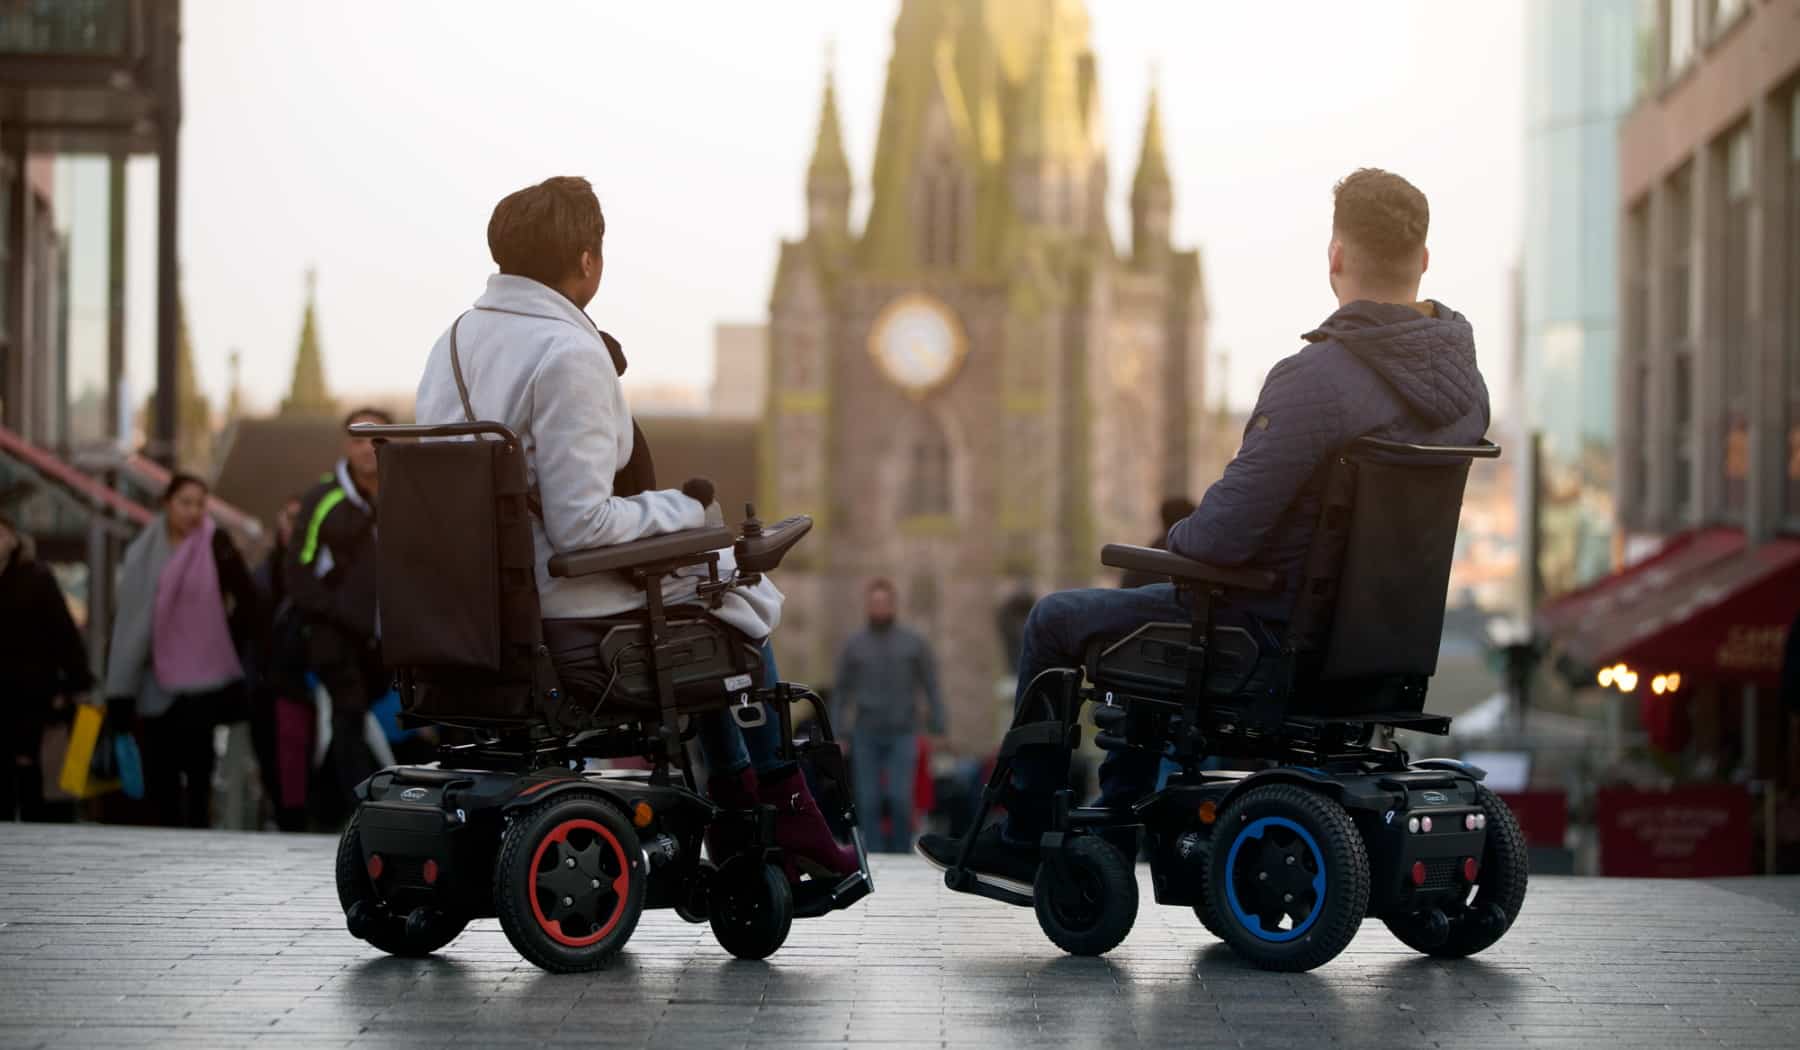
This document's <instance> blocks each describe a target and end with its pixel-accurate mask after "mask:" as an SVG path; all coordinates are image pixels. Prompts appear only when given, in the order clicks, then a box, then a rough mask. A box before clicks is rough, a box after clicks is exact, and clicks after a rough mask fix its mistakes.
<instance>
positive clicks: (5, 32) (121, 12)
mask: <svg viewBox="0 0 1800 1050" xmlns="http://www.w3.org/2000/svg"><path fill="white" fill-rule="evenodd" d="M137 5H138V0H0V56H6V55H14V56H20V55H30V56H39V55H41V56H85V57H106V56H111V55H118V56H123V55H126V54H127V53H128V52H129V49H130V47H131V44H132V36H133V32H132V29H133V24H134V22H135V21H136V19H135V18H134V14H135V11H134V9H135V8H136V7H137Z"/></svg>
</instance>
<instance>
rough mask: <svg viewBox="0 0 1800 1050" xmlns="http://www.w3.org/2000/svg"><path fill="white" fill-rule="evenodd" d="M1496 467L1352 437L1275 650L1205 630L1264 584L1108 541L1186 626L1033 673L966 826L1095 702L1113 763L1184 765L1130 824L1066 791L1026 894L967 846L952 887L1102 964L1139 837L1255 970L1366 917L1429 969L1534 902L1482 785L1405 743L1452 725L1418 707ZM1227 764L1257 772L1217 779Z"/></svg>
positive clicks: (1485, 453) (1153, 865)
mask: <svg viewBox="0 0 1800 1050" xmlns="http://www.w3.org/2000/svg"><path fill="white" fill-rule="evenodd" d="M1499 454H1500V450H1499V448H1498V447H1496V446H1494V445H1491V444H1484V445H1479V446H1467V447H1453V446H1431V445H1417V444H1409V443H1402V442H1394V441H1386V440H1380V439H1375V438H1363V439H1361V440H1359V441H1356V442H1354V443H1352V444H1351V445H1350V446H1349V447H1348V448H1346V449H1343V450H1342V451H1341V452H1340V453H1339V454H1338V455H1336V456H1334V457H1333V458H1332V462H1331V463H1330V465H1329V466H1328V468H1327V469H1326V471H1325V478H1324V485H1323V492H1322V498H1321V501H1320V502H1321V506H1320V513H1319V519H1318V528H1317V531H1316V532H1315V534H1314V539H1313V544H1312V548H1311V550H1310V551H1309V552H1308V555H1307V560H1306V563H1305V571H1304V578H1303V579H1302V581H1301V584H1302V585H1301V588H1300V596H1299V599H1298V602H1297V605H1296V607H1295V609H1294V615H1293V617H1292V620H1291V621H1290V622H1289V624H1288V625H1287V627H1286V629H1285V631H1283V632H1281V637H1280V642H1279V645H1276V646H1271V645H1268V644H1266V642H1267V640H1266V639H1259V638H1258V637H1256V635H1255V634H1254V633H1253V632H1251V631H1249V630H1246V629H1244V628H1242V627H1238V626H1222V625H1216V624H1215V623H1214V612H1215V610H1217V609H1219V608H1220V607H1222V606H1224V605H1226V604H1228V603H1229V602H1230V601H1231V600H1232V599H1233V598H1234V597H1239V596H1242V595H1245V594H1253V593H1258V592H1269V591H1274V590H1279V589H1280V584H1281V581H1280V580H1277V579H1276V578H1275V575H1274V574H1273V573H1270V572H1263V571H1256V570H1249V569H1244V568H1224V567H1219V566H1211V565H1203V564H1201V563H1199V562H1195V561H1190V560H1189V559H1186V558H1182V557H1179V556H1177V555H1175V554H1171V553H1169V552H1167V551H1161V550H1152V549H1149V548H1144V547H1128V546H1122V545H1109V546H1107V547H1106V548H1105V549H1104V550H1103V551H1102V554H1101V560H1102V561H1103V562H1104V563H1105V564H1107V565H1109V566H1113V567H1117V568H1122V569H1128V570H1135V571H1138V572H1145V573H1151V574H1156V575H1162V576H1165V577H1168V578H1169V579H1171V580H1173V581H1174V582H1175V583H1176V585H1177V586H1178V587H1179V588H1181V589H1182V590H1183V591H1184V592H1185V593H1186V594H1187V595H1188V597H1189V598H1190V604H1191V608H1192V620H1191V621H1190V622H1182V623H1150V624H1145V625H1143V626H1142V627H1140V628H1138V629H1136V630H1134V631H1133V632H1131V633H1130V634H1129V635H1127V636H1126V637H1123V638H1104V639H1099V640H1096V641H1095V643H1094V644H1093V645H1092V646H1090V648H1089V652H1088V654H1087V660H1086V664H1085V665H1084V666H1083V667H1079V668H1057V669H1052V670H1049V671H1045V672H1044V673H1043V674H1042V675H1041V676H1039V680H1038V681H1036V682H1033V683H1032V685H1031V688H1030V689H1029V690H1028V691H1027V701H1026V703H1024V704H1022V705H1021V706H1020V708H1019V710H1018V711H1017V712H1015V716H1014V722H1013V725H1012V727H1011V729H1010V730H1009V731H1008V732H1007V734H1006V736H1005V737H1004V739H1003V740H1002V742H1001V747H1000V755H999V760H998V761H997V762H996V763H995V767H994V771H993V774H992V776H991V777H990V779H989V781H988V784H987V787H986V789H985V791H984V792H983V795H982V804H981V808H980V810H979V812H978V813H977V816H976V819H975V826H976V827H979V826H980V825H981V824H982V823H983V822H984V821H985V820H986V819H987V817H988V815H989V814H990V813H991V812H992V811H993V809H994V808H995V807H996V806H998V805H1000V804H1002V803H1003V802H1005V801H1006V800H1007V798H1008V797H1009V795H1010V792H1011V787H1010V781H1011V775H1012V767H1013V763H1014V760H1015V758H1016V756H1017V755H1018V754H1019V752H1020V750H1021V749H1022V748H1027V747H1035V748H1045V747H1055V748H1058V749H1060V752H1061V754H1062V755H1063V756H1064V758H1065V760H1066V758H1067V756H1068V754H1069V753H1071V752H1072V751H1073V749H1074V748H1075V746H1076V745H1077V744H1078V742H1079V740H1080V733H1081V729H1082V727H1081V724H1080V723H1081V717H1082V714H1083V711H1084V710H1085V709H1086V708H1088V707H1089V706H1092V707H1093V724H1094V727H1095V730H1096V738H1095V739H1096V742H1097V743H1098V744H1099V745H1100V747H1102V748H1103V749H1107V750H1137V751H1142V752H1148V753H1149V755H1151V756H1155V759H1162V758H1167V759H1170V760H1172V761H1173V762H1174V764H1175V766H1176V767H1178V770H1177V771H1176V772H1174V773H1173V774H1172V775H1171V776H1170V777H1169V778H1168V780H1167V783H1166V785H1165V786H1164V787H1162V788H1161V789H1160V790H1158V791H1156V792H1155V793H1153V794H1151V795H1150V796H1149V797H1147V798H1144V799H1142V800H1139V801H1137V802H1136V803H1135V804H1133V805H1131V806H1129V807H1127V808H1119V809H1115V808H1105V807H1100V806H1076V805H1074V804H1073V803H1072V801H1071V794H1070V792H1067V791H1064V792H1061V793H1060V794H1059V795H1057V797H1056V799H1055V805H1054V807H1053V810H1052V817H1051V820H1050V830H1049V831H1048V832H1046V833H1045V834H1044V835H1043V838H1042V840H1041V842H1040V850H1039V855H1040V858H1041V860H1040V863H1039V865H1038V869H1037V873H1036V878H1035V880H1034V881H1033V883H1032V884H1031V885H1023V884H1018V883H1016V882H1013V881H1012V880H1009V879H1003V878H999V877H996V876H994V875H992V874H987V873H983V872H980V871H977V870H975V869H974V868H973V867H971V859H972V857H973V851H974V844H975V842H976V836H975V835H973V834H971V835H968V836H966V837H965V838H964V839H963V844H962V847H961V854H960V856H959V857H957V858H955V859H954V861H952V862H950V863H948V865H947V867H946V869H945V873H944V881H945V884H946V885H947V886H948V887H949V888H950V889H952V890H956V891H958V892H963V893H973V894H977V895H979V896H983V897H988V898H991V899H994V900H999V901H1004V902H1006V903H1009V904H1016V905H1022V906H1030V907H1035V908H1036V910H1037V916H1038V922H1039V925H1041V926H1042V927H1043V930H1044V933H1045V934H1046V935H1047V936H1048V937H1049V938H1050V939H1051V940H1052V941H1053V942H1054V943H1055V944H1056V945H1058V946H1059V947H1061V948H1062V949H1064V950H1065V951H1068V952H1071V953H1073V954H1077V955H1098V954H1101V953H1103V952H1107V951H1110V950H1111V949H1112V948H1114V947H1116V946H1117V945H1118V944H1119V943H1120V942H1122V941H1123V940H1124V939H1125V937H1126V935H1127V934H1128V933H1129V932H1130V930H1131V926H1132V924H1133V922H1134V921H1135V919H1136V916H1137V904H1138V881H1137V875H1136V872H1135V871H1134V868H1133V863H1132V862H1133V861H1134V860H1135V859H1136V857H1137V854H1138V851H1139V848H1140V844H1141V845H1142V847H1143V848H1144V849H1146V850H1147V852H1148V853H1149V857H1150V884H1151V887H1152V890H1153V892H1154V894H1155V898H1156V901H1157V903H1159V904H1171V905H1180V906H1184V907H1192V908H1193V909H1194V912H1195V914H1196V915H1197V916H1198V918H1199V919H1200V922H1201V923H1202V924H1203V925H1204V926H1205V927H1206V929H1207V930H1208V931H1209V932H1210V933H1212V934H1213V935H1214V936H1216V937H1218V938H1220V939H1221V940H1223V941H1224V942H1225V943H1226V944H1228V945H1230V946H1231V948H1232V949H1233V950H1235V951H1236V952H1237V953H1238V954H1239V955H1241V956H1243V957H1244V958H1245V959H1247V960H1249V961H1250V962H1251V963H1253V964H1254V965H1256V966H1260V967H1263V968H1266V969H1271V970H1290V971H1291V970H1310V969H1312V968H1313V967H1316V966H1320V965H1322V964H1324V963H1326V962H1328V961H1330V960H1331V959H1333V958H1335V957H1336V956H1337V954H1338V953H1339V952H1341V951H1343V950H1344V948H1345V947H1347V946H1348V945H1349V944H1350V941H1351V939H1352V938H1354V937H1355V935H1356V932H1357V930H1358V929H1359V928H1360V926H1361V925H1362V921H1363V919H1364V918H1367V917H1378V918H1380V919H1381V920H1382V921H1383V922H1385V923H1386V924H1387V927H1388V929H1389V930H1391V931H1393V933H1394V935H1395V936H1396V937H1398V938H1399V939H1400V940H1401V941H1402V942H1403V943H1405V944H1406V945H1408V946H1409V947H1412V948H1414V949H1416V950H1418V951H1421V952H1424V953H1427V954H1430V955H1438V956H1449V957H1455V956H1465V955H1471V954H1474V953H1475V952H1479V951H1482V950H1483V949H1485V948H1488V947H1489V946H1491V945H1493V944H1494V943H1495V942H1496V941H1498V940H1499V939H1500V938H1501V937H1502V936H1503V935H1504V934H1505V933H1506V931H1507V930H1508V929H1509V928H1510V927H1511V926H1512V923H1513V920H1514V919H1516V918H1517V917H1518V914H1519V911H1520V909H1521V907H1522V906H1523V905H1524V901H1525V888H1526V881H1527V877H1528V872H1527V868H1526V855H1525V846H1524V839H1523V836H1522V835H1521V833H1520V830H1519V825H1518V822H1517V821H1516V820H1514V819H1513V815H1512V813H1511V812H1510V811H1508V809H1507V807H1506V803H1505V802H1503V801H1501V799H1500V798H1499V797H1498V796H1497V795H1495V794H1494V793H1493V792H1492V791H1490V790H1488V789H1487V788H1486V787H1485V786H1484V785H1483V784H1482V783H1481V781H1482V780H1483V778H1484V777H1485V775H1486V774H1485V773H1483V772H1482V771H1481V770H1480V769H1477V768H1475V767H1474V766H1470V765H1466V764H1464V763H1461V762H1457V761H1454V760H1449V759H1426V760H1421V761H1414V760H1412V759H1411V758H1410V757H1409V756H1408V755H1407V753H1406V751H1405V749H1404V748H1402V747H1398V746H1396V745H1395V744H1394V743H1393V733H1392V731H1393V730H1394V729H1408V730H1413V731H1417V732H1423V733H1430V734H1439V735H1442V734H1445V733H1447V732H1448V731H1449V728H1450V719H1449V718H1446V717H1443V716H1437V715H1430V714H1427V713H1425V711H1424V704H1425V695H1426V683H1427V680H1428V679H1429V678H1430V676H1431V675H1432V674H1433V672H1434V671H1435V670H1436V667H1437V654H1438V647H1439V643H1440V636H1441V633H1442V630H1443V620H1444V607H1445V598H1446V594H1447V590H1448V585H1449V575H1450V562H1451V557H1452V554H1453V551H1454V548H1455V541H1456V528H1457V520H1458V517H1459V513H1460V510H1461V506H1462V494H1463V488H1464V484H1465V482H1466V479H1467V476H1468V471H1469V465H1470V462H1471V461H1472V460H1475V459H1490V458H1494V457H1496V456H1498V455H1499ZM1215 755H1222V756H1231V757H1232V758H1241V759H1247V760H1251V761H1253V762H1254V763H1255V764H1256V765H1257V766H1258V767H1259V768H1255V769H1253V770H1239V771H1225V770H1216V769H1212V768H1209V766H1210V763H1207V762H1206V761H1205V760H1206V759H1207V758H1208V757H1209V756H1215ZM1155 759H1153V761H1154V760H1155ZM1064 777H1065V779H1066V767H1065V770H1064ZM928 856H929V855H928Z"/></svg>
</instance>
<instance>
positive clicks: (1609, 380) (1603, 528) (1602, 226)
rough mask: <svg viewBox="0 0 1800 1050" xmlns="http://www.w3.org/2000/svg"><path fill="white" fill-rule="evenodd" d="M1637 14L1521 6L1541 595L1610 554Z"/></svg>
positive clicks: (1528, 329)
mask: <svg viewBox="0 0 1800 1050" xmlns="http://www.w3.org/2000/svg"><path fill="white" fill-rule="evenodd" d="M1639 16H1640V5H1639V2H1638V0H1582V2H1580V3H1568V2H1566V0H1531V2H1530V4H1529V6H1528V8H1527V12H1526V22H1525V61H1526V76H1525V165H1526V170H1525V190H1526V192H1525V229H1524V234H1525V239H1524V257H1523V264H1522V267H1521V274H1520V297H1521V299H1520V310H1521V313H1522V318H1521V332H1520V343H1519V353H1520V357H1521V364H1522V369H1523V375H1522V377H1521V378H1522V382H1523V388H1524V389H1523V391H1522V393H1523V394H1524V398H1523V402H1522V404H1521V405H1520V411H1521V414H1522V416H1523V420H1522V422H1523V424H1524V427H1525V430H1526V432H1527V433H1533V434H1536V435H1537V436H1538V439H1539V441H1540V442H1541V451H1542V455H1541V460H1540V464H1539V466H1540V469H1539V470H1538V472H1537V474H1536V476H1535V478H1528V481H1527V483H1528V484H1532V485H1534V486H1535V489H1536V499H1535V504H1536V506H1537V508H1538V512H1539V515H1540V517H1539V520H1538V522H1537V527H1538V528H1537V541H1538V542H1537V550H1536V559H1535V560H1536V564H1535V565H1534V566H1529V567H1528V568H1531V569H1534V570H1535V572H1536V581H1535V582H1536V584H1537V585H1536V586H1534V587H1533V588H1531V591H1532V592H1533V593H1538V594H1548V595H1555V594H1559V593H1561V592H1564V591H1567V590H1569V589H1571V588H1573V587H1575V586H1578V585H1579V584H1581V583H1584V582H1586V581H1588V580H1591V579H1593V578H1595V577H1596V576H1600V575H1604V574H1605V573H1606V572H1608V571H1609V570H1610V569H1611V568H1612V566H1613V561H1614V538H1613V526H1614V520H1613V519H1614V508H1613V497H1614V487H1615V485H1614V472H1613V463H1614V458H1615V456H1614V448H1615V434H1614V425H1613V419H1614V406H1613V397H1614V381H1613V374H1614V370H1615V362H1616V360H1617V356H1618V341H1619V331H1618V292H1617V289H1618V258H1617V255H1618V222H1619V206H1618V200H1619V197H1618V193H1619V190H1618V186H1619V179H1618V148H1617V146H1618V130H1619V122H1620V120H1621V119H1622V118H1623V116H1624V115H1625V112H1626V110H1627V109H1629V108H1630V106H1631V101H1632V91H1633V51H1634V47H1635V35H1634V26H1635V24H1636V22H1637V20H1638V18H1639ZM1521 452H1523V450H1521ZM1529 502H1533V501H1528V503H1529Z"/></svg>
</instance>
